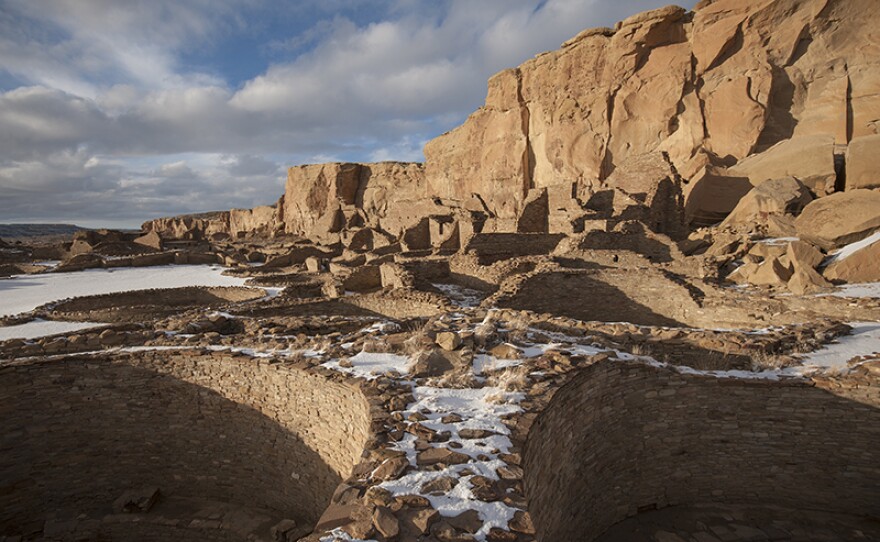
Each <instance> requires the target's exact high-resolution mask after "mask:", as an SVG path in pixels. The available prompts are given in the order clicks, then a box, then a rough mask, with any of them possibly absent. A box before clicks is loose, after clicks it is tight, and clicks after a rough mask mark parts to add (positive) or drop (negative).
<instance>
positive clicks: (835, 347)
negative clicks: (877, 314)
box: [782, 322, 880, 376]
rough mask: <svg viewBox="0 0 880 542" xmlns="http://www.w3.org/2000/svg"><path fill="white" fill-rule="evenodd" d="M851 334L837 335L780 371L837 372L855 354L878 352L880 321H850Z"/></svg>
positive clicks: (789, 373)
mask: <svg viewBox="0 0 880 542" xmlns="http://www.w3.org/2000/svg"><path fill="white" fill-rule="evenodd" d="M849 325H850V326H851V327H852V328H853V331H852V334H850V335H844V336H842V337H838V338H837V340H836V341H835V342H833V343H831V344H828V345H825V347H824V348H821V349H819V350H816V351H815V352H811V353H809V354H806V355H805V356H803V363H802V364H801V365H799V366H796V367H789V368H787V369H784V370H783V371H782V374H785V375H796V376H801V375H808V374H811V373H816V372H831V373H839V372H841V371H844V370H846V369H847V368H848V367H849V365H848V364H847V362H848V361H849V360H851V359H853V358H854V357H857V356H866V355H868V356H869V355H876V354H880V322H851V323H850V324H849Z"/></svg>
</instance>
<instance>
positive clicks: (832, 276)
mask: <svg viewBox="0 0 880 542" xmlns="http://www.w3.org/2000/svg"><path fill="white" fill-rule="evenodd" d="M866 241H867V240H866ZM823 275H824V276H825V278H827V279H828V280H840V281H844V282H876V281H880V240H878V241H876V242H874V243H871V244H870V245H868V246H866V247H865V248H862V249H861V250H858V251H856V252H854V253H852V254H850V255H849V256H847V257H846V258H844V259H842V260H836V261H833V262H831V263H830V264H829V265H828V267H826V268H825V271H824V273H823Z"/></svg>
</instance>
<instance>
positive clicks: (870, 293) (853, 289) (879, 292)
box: [821, 282, 880, 298]
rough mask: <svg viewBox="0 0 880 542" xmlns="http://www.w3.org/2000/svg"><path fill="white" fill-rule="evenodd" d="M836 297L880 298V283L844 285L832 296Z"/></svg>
mask: <svg viewBox="0 0 880 542" xmlns="http://www.w3.org/2000/svg"><path fill="white" fill-rule="evenodd" d="M821 295H831V296H834V297H876V298H880V282H862V283H855V284H844V285H843V286H840V287H838V289H837V291H836V292H832V293H830V294H821Z"/></svg>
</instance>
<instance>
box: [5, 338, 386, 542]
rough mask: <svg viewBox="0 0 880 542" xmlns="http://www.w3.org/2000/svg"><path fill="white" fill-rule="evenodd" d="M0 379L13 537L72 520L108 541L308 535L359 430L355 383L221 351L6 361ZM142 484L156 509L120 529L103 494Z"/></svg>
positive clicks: (349, 459) (361, 407)
mask: <svg viewBox="0 0 880 542" xmlns="http://www.w3.org/2000/svg"><path fill="white" fill-rule="evenodd" d="M0 382H2V389H0V405H2V414H0V535H4V534H7V535H24V537H25V539H29V538H39V537H41V536H44V534H45V533H44V532H43V531H44V529H45V530H47V531H48V530H61V531H64V530H65V529H67V530H70V529H73V530H76V528H77V525H76V521H73V522H71V520H77V518H79V520H78V521H79V523H80V524H81V525H88V526H89V529H91V530H92V531H97V532H99V533H100V535H101V539H117V540H122V539H125V540H162V539H165V540H168V539H182V540H209V539H210V540H244V539H245V538H246V536H248V535H251V534H254V535H255V536H256V538H258V539H263V538H267V537H269V532H270V529H271V526H272V525H275V524H277V523H278V522H279V521H281V520H282V519H291V520H294V521H296V522H297V523H298V524H299V526H300V527H303V526H305V527H306V529H305V532H309V531H310V529H309V528H308V527H309V526H312V525H314V523H315V522H316V521H317V519H318V517H319V516H320V514H321V513H322V511H323V510H324V508H325V507H326V506H327V504H328V503H329V501H330V497H331V496H332V494H333V491H334V490H335V489H336V487H337V485H338V484H339V483H340V481H341V480H342V479H343V478H345V477H347V476H348V475H349V474H350V472H351V470H352V467H353V465H354V464H355V463H357V462H358V461H359V459H360V455H361V451H362V449H363V445H364V442H365V441H366V438H367V433H368V431H369V407H368V404H367V402H366V399H365V398H364V396H363V395H362V394H361V392H360V391H359V390H358V389H355V388H353V387H350V386H347V385H344V384H342V383H338V382H332V381H329V380H327V379H325V378H323V377H320V376H317V375H312V374H309V373H306V372H304V371H301V370H298V369H295V368H292V367H289V366H286V365H284V364H272V363H269V362H267V361H261V360H254V359H252V358H249V357H245V356H235V355H231V354H226V353H222V354H221V353H214V354H204V353H199V352H190V353H187V352H168V351H166V352H147V353H137V354H131V355H127V356H117V357H111V358H107V359H102V360H94V359H92V360H88V359H74V358H68V359H66V360H61V361H51V362H35V363H28V364H17V365H12V364H9V365H6V366H2V367H0ZM149 487H155V488H158V489H159V491H160V498H159V501H158V503H157V505H156V506H155V508H154V510H151V511H150V513H148V514H145V515H142V517H143V518H144V519H143V521H141V520H138V521H136V522H133V523H131V524H130V525H126V526H123V528H122V529H120V528H119V526H118V525H117V523H118V522H120V521H122V522H124V521H125V520H124V519H121V518H124V517H126V516H129V517H130V516H131V515H130V514H117V515H116V516H114V505H113V503H114V501H116V500H117V499H118V498H120V497H121V496H122V495H123V494H125V493H126V492H127V491H130V490H135V491H142V490H143V488H149ZM154 517H158V518H160V519H158V520H153V521H152V524H150V521H151V520H150V518H154ZM83 518H86V519H87V520H88V521H86V520H84V519H83ZM95 518H97V521H98V523H99V525H97V526H95V524H94V523H95V522H94V521H93V520H95ZM108 518H110V519H115V520H116V521H115V522H112V521H108ZM193 518H196V519H197V520H196V521H192V519H193ZM89 521H91V523H89ZM101 522H103V523H101ZM161 523H166V524H167V525H166V527H167V528H166V529H165V530H166V532H164V535H163V533H162V532H161V529H162V527H160V526H159V525H158V524H161ZM189 525H192V526H194V527H196V528H193V529H187V528H186V527H187V526H189ZM226 527H228V529H226ZM157 529H158V531H157ZM108 533H110V534H109V535H108ZM119 533H121V534H119ZM0 538H2V536H0ZM61 538H64V537H63V536H62V537H61Z"/></svg>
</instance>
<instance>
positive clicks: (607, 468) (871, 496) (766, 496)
mask: <svg viewBox="0 0 880 542" xmlns="http://www.w3.org/2000/svg"><path fill="white" fill-rule="evenodd" d="M839 393H842V392H839ZM859 400H860V398H859V397H848V396H847V395H845V394H841V395H835V394H834V393H832V392H831V391H827V390H824V389H821V388H819V387H814V386H812V385H810V384H807V383H804V382H776V381H761V380H743V379H718V378H712V377H705V376H687V375H683V374H681V373H678V372H675V371H673V370H671V369H658V368H653V367H647V366H643V365H640V364H621V363H614V364H610V363H604V364H597V365H594V366H591V367H588V368H586V369H584V370H582V371H581V372H579V373H578V374H577V376H576V377H574V378H573V379H572V380H571V381H570V382H569V383H568V384H566V385H565V386H564V387H563V388H561V389H560V390H559V391H558V392H557V393H556V394H555V395H554V396H553V399H552V401H551V402H550V404H549V405H548V407H547V408H546V409H545V410H544V411H543V412H542V413H541V414H540V415H539V416H538V418H537V420H536V421H535V423H534V425H533V426H532V428H531V430H530V432H529V436H528V440H527V442H526V445H525V448H524V454H523V461H524V472H525V474H524V482H525V487H526V494H527V496H528V498H529V511H530V513H531V514H532V517H533V518H534V522H535V526H536V528H537V531H538V538H539V540H544V541H553V540H585V541H589V540H594V539H596V538H597V537H598V536H599V535H601V534H602V533H603V532H604V531H605V530H606V529H608V528H609V527H611V526H612V525H614V524H615V523H617V522H619V521H621V520H624V519H626V518H627V517H630V516H634V515H636V514H637V513H639V512H642V511H647V510H654V509H660V508H664V507H668V506H676V505H699V504H707V503H725V504H750V505H765V506H771V505H775V506H783V507H787V508H791V509H795V510H820V511H826V512H836V513H841V514H852V515H856V516H859V515H861V516H868V517H875V518H876V517H877V516H878V515H880V501H878V495H877V487H878V486H880V457H878V455H880V452H878V449H877V443H878V442H880V410H878V409H877V407H876V405H874V404H864V403H861V402H859ZM861 400H864V398H861ZM573 412H577V413H578V416H572V413H573ZM560 502H564V503H566V505H565V506H560V505H559V504H560Z"/></svg>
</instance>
